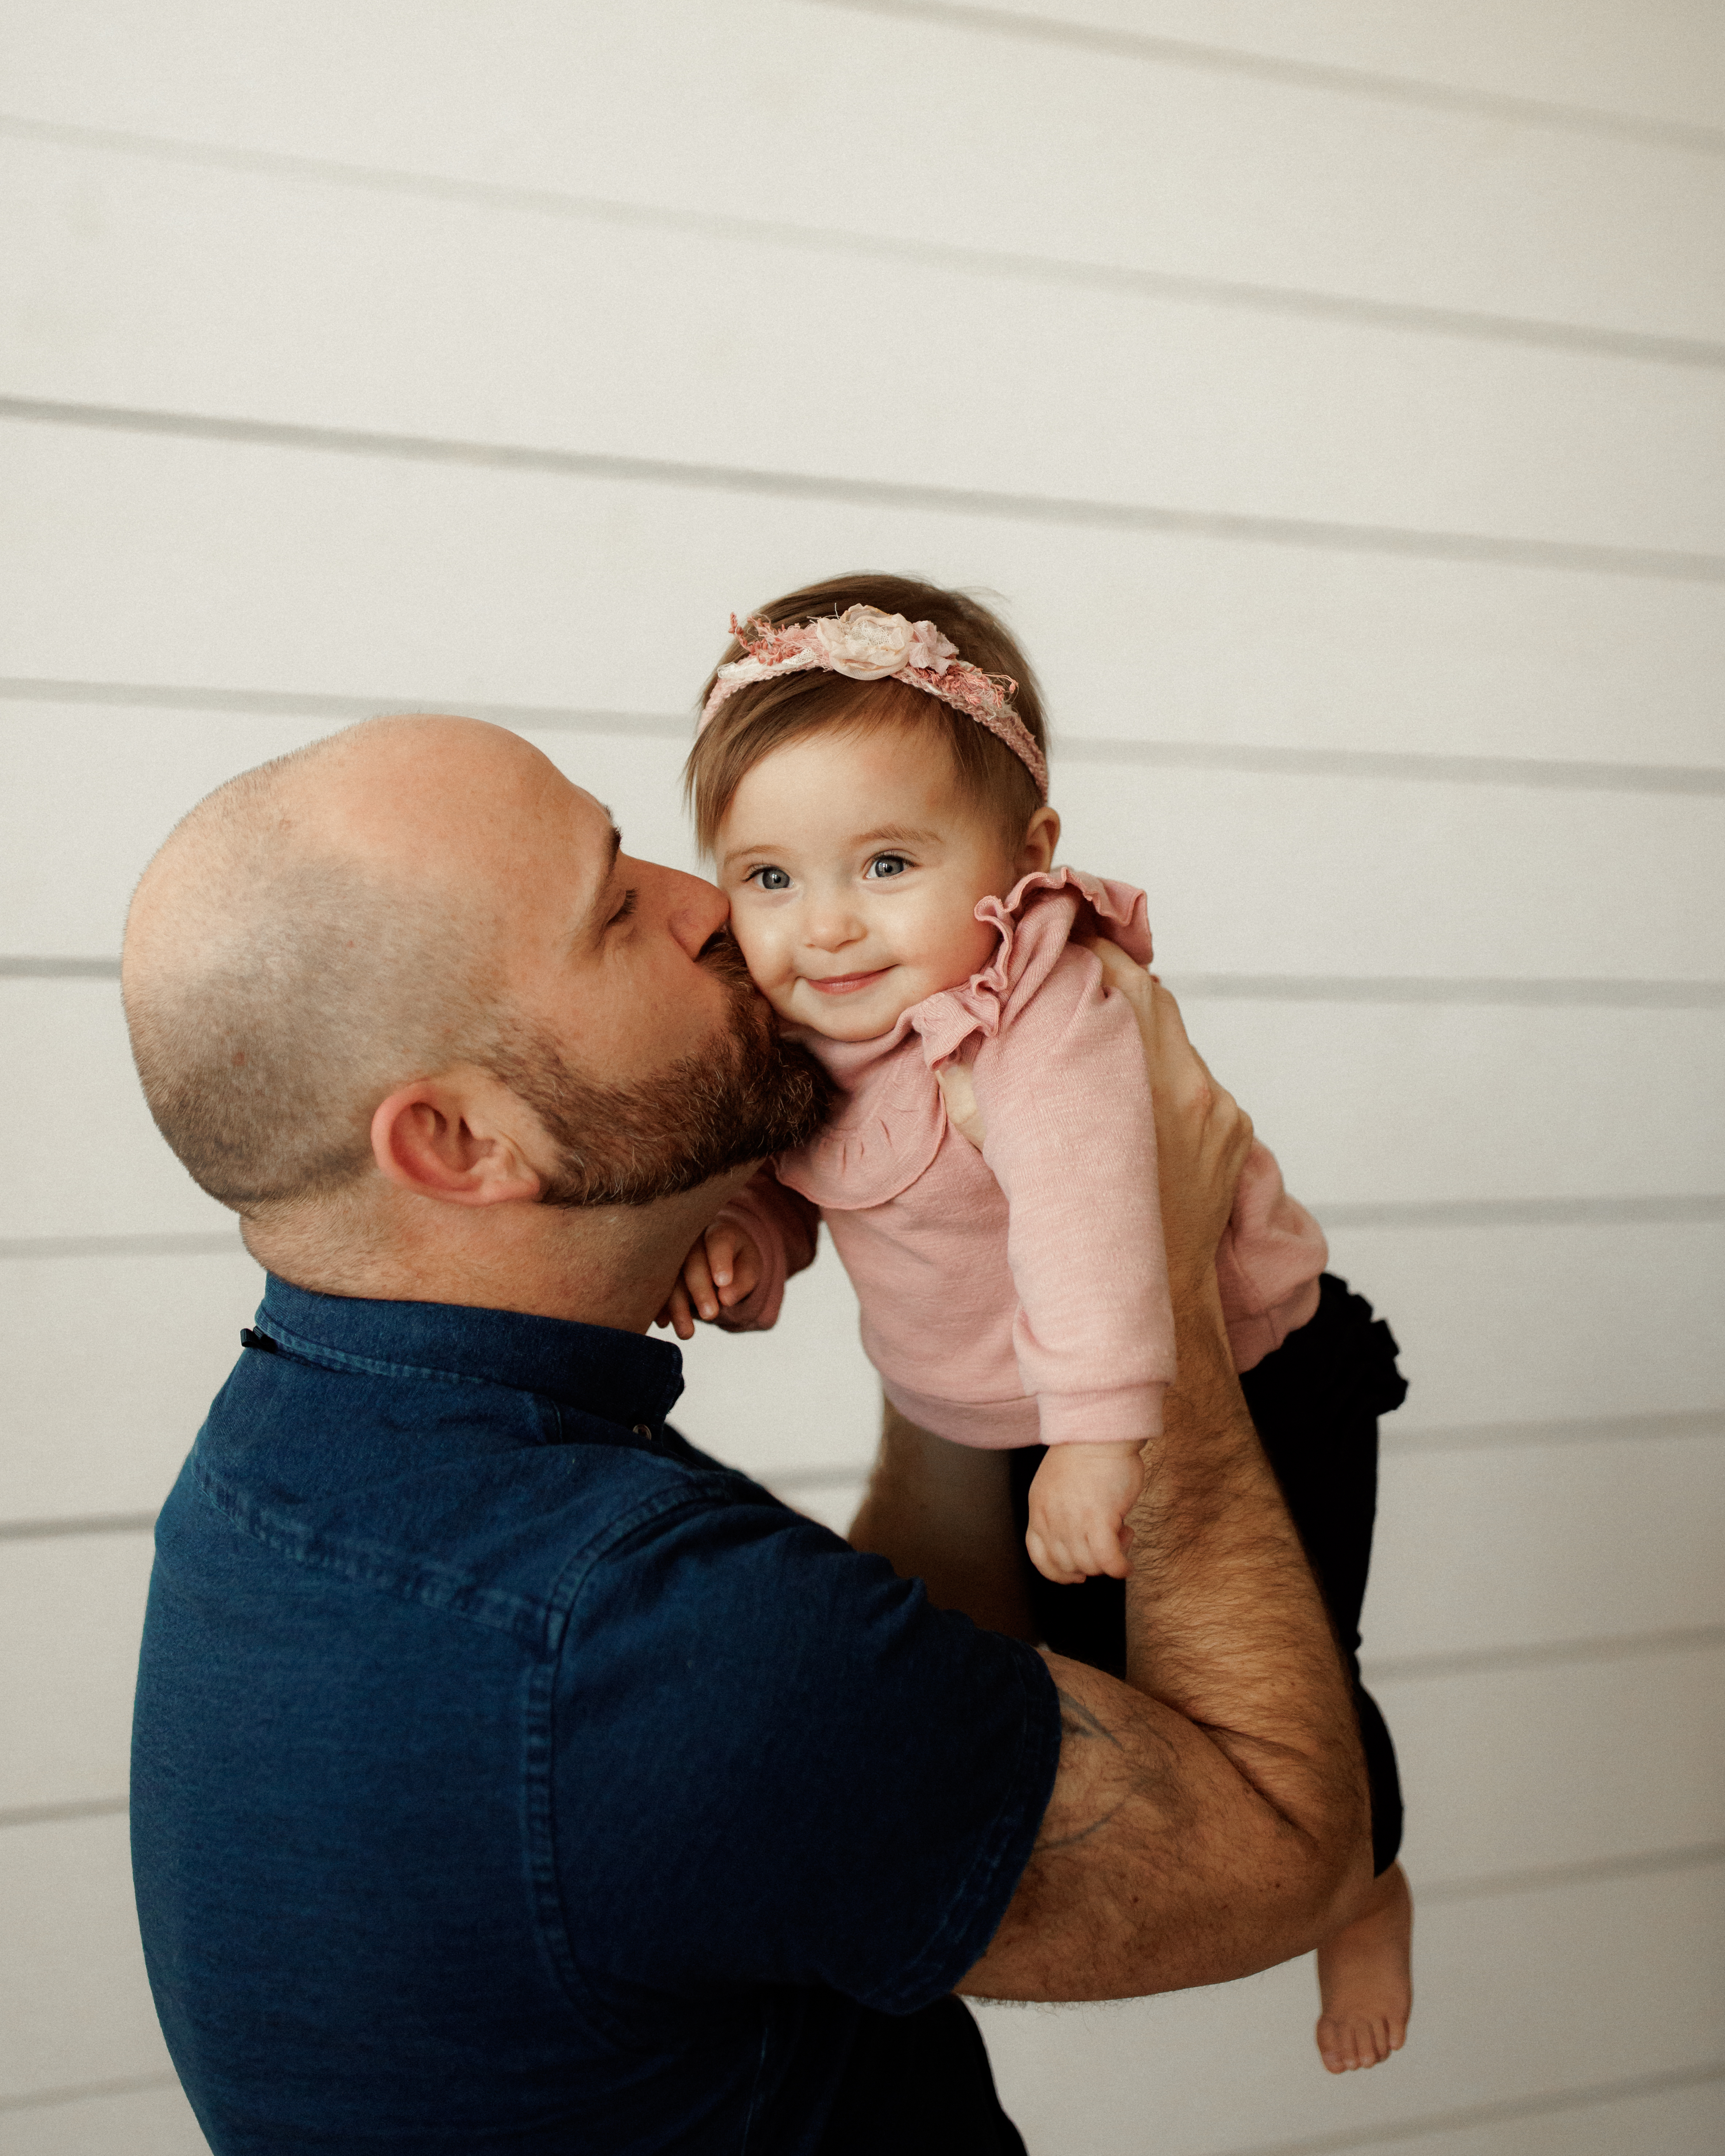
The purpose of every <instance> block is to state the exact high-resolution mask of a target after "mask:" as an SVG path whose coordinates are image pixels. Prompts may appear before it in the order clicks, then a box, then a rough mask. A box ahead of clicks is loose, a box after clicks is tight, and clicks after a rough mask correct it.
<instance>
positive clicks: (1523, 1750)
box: [1368, 1522, 1725, 1887]
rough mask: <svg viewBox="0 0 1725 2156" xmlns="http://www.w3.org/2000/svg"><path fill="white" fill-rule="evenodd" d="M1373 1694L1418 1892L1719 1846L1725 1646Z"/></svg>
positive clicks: (1439, 1680)
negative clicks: (1403, 1806) (1397, 1781)
mask: <svg viewBox="0 0 1725 2156" xmlns="http://www.w3.org/2000/svg"><path fill="white" fill-rule="evenodd" d="M1530 1538H1531V1539H1534V1540H1537V1539H1538V1524H1537V1522H1536V1523H1535V1524H1534V1526H1533V1528H1532V1536H1531V1537H1530ZM1385 1563H1389V1564H1390V1565H1392V1566H1393V1565H1394V1552H1393V1551H1391V1550H1386V1556H1385ZM1370 1644H1371V1640H1370V1635H1369V1634H1368V1645H1370ZM1373 1693H1374V1696H1375V1697H1376V1699H1377V1701H1378V1705H1379V1706H1380V1707H1382V1708H1383V1710H1384V1717H1385V1719H1386V1720H1387V1721H1388V1722H1389V1727H1390V1731H1391V1732H1392V1734H1393V1735H1394V1738H1395V1745H1396V1753H1397V1757H1398V1758H1399V1763H1400V1766H1401V1774H1402V1786H1403V1790H1404V1794H1405V1798H1406V1802H1407V1838H1406V1840H1405V1842H1404V1845H1403V1852H1402V1853H1403V1856H1404V1860H1405V1861H1406V1863H1407V1866H1408V1869H1409V1872H1410V1874H1411V1875H1412V1876H1413V1878H1414V1881H1415V1882H1416V1884H1417V1885H1418V1886H1422V1887H1423V1886H1430V1885H1432V1884H1434V1883H1435V1882H1437V1881H1462V1880H1477V1879H1486V1878H1490V1877H1494V1876H1502V1874H1503V1873H1505V1872H1517V1871H1538V1870H1541V1869H1543V1868H1544V1867H1545V1866H1560V1865H1565V1864H1594V1863H1599V1862H1600V1861H1606V1860H1609V1859H1613V1858H1619V1857H1626V1856H1627V1857H1632V1856H1643V1855H1645V1854H1647V1853H1649V1852H1651V1851H1659V1850H1678V1849H1695V1848H1699V1847H1702V1845H1707V1844H1711V1843H1718V1842H1725V1789H1722V1788H1721V1787H1720V1780H1719V1775H1718V1773H1717V1763H1718V1760H1719V1758H1720V1755H1721V1753H1722V1751H1725V1647H1719V1646H1713V1647H1710V1648H1689V1649H1686V1650H1676V1651H1670V1652H1666V1653H1661V1654H1651V1653H1650V1654H1640V1655H1632V1656H1626V1657H1625V1658H1624V1659H1622V1660H1620V1661H1592V1662H1568V1663H1563V1662H1548V1663H1544V1664H1542V1665H1540V1666H1537V1667H1534V1668H1527V1667H1518V1668H1512V1669H1500V1670H1469V1671H1464V1672H1461V1673H1458V1674H1456V1675H1454V1676H1428V1677H1420V1678H1405V1677H1404V1678H1398V1679H1391V1680H1389V1681H1387V1682H1382V1683H1379V1684H1378V1685H1376V1686H1373Z"/></svg>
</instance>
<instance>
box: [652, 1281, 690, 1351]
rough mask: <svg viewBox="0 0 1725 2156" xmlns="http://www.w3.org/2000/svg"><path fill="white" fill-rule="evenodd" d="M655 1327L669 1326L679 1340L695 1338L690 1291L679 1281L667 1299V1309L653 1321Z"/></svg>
mask: <svg viewBox="0 0 1725 2156" xmlns="http://www.w3.org/2000/svg"><path fill="white" fill-rule="evenodd" d="M653 1322H654V1323H655V1325H669V1326H670V1327H671V1329H672V1331H673V1332H675V1334H676V1336H677V1337H678V1339H679V1340H692V1339H693V1338H694V1337H695V1314H694V1312H692V1311H691V1308H690V1307H689V1291H688V1290H687V1289H686V1288H685V1286H683V1283H682V1282H681V1281H678V1282H677V1284H676V1286H675V1287H674V1288H673V1289H672V1290H671V1291H670V1294H669V1295H668V1296H666V1297H665V1308H664V1309H663V1310H661V1311H660V1313H659V1315H658V1317H655V1319H654V1321H653Z"/></svg>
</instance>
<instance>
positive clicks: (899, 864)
mask: <svg viewBox="0 0 1725 2156" xmlns="http://www.w3.org/2000/svg"><path fill="white" fill-rule="evenodd" d="M910 865H911V864H910V863H909V862H908V861H907V860H906V859H905V857H904V855H902V854H876V855H875V858H874V860H871V861H870V863H869V865H868V868H867V870H865V874H867V875H871V876H873V877H874V879H875V881H876V882H877V883H878V882H879V881H880V879H881V878H882V877H883V876H896V875H903V874H904V872H905V870H906V869H907V868H909V866H910Z"/></svg>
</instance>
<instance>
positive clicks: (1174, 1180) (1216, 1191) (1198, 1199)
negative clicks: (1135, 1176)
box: [1086, 937, 1252, 1296]
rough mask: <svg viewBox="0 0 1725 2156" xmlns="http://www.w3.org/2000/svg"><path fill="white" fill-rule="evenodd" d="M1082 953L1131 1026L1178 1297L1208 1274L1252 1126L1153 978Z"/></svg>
mask: <svg viewBox="0 0 1725 2156" xmlns="http://www.w3.org/2000/svg"><path fill="white" fill-rule="evenodd" d="M1086 947H1087V948H1088V949H1090V950H1091V951H1093V952H1095V953H1096V957H1097V958H1098V959H1099V960H1100V961H1101V968H1102V976H1103V978H1104V979H1105V980H1106V983H1107V984H1108V989H1109V992H1110V993H1111V994H1117V995H1122V996H1124V997H1125V998H1126V1000H1127V1003H1129V1004H1131V1005H1132V1015H1133V1016H1134V1017H1135V1018H1136V1019H1137V1021H1138V1032H1139V1034H1140V1036H1141V1037H1142V1040H1143V1043H1144V1067H1145V1069H1146V1070H1147V1072H1148V1074H1149V1078H1150V1089H1151V1092H1152V1095H1153V1097H1154V1100H1155V1103H1156V1152H1157V1161H1158V1178H1159V1180H1160V1183H1161V1186H1162V1233H1163V1242H1164V1243H1165V1244H1166V1245H1167V1246H1168V1279H1169V1283H1170V1285H1171V1286H1172V1287H1173V1291H1174V1292H1175V1294H1176V1295H1177V1296H1178V1294H1179V1293H1180V1292H1181V1291H1182V1290H1183V1289H1186V1290H1189V1289H1191V1288H1192V1287H1194V1286H1199V1285H1200V1284H1201V1283H1202V1282H1203V1281H1204V1280H1205V1279H1206V1278H1208V1279H1211V1280H1213V1279H1214V1274H1215V1265H1216V1246H1217V1245H1218V1244H1219V1242H1220V1241H1221V1240H1222V1230H1223V1229H1224V1228H1225V1227H1226V1226H1227V1225H1228V1216H1229V1214H1230V1212H1232V1210H1233V1209H1234V1187H1235V1183H1238V1182H1239V1180H1240V1169H1241V1168H1243V1167H1244V1166H1245V1157H1246V1155H1247V1154H1248V1153H1249V1152H1250V1151H1251V1149H1252V1119H1251V1117H1250V1116H1249V1115H1248V1114H1247V1113H1246V1111H1245V1109H1244V1108H1242V1107H1241V1106H1240V1103H1239V1101H1236V1100H1235V1097H1234V1096H1233V1095H1232V1094H1231V1093H1230V1092H1229V1091H1228V1090H1227V1088H1226V1087H1225V1086H1219V1085H1218V1083H1217V1082H1216V1081H1215V1080H1214V1078H1213V1077H1212V1076H1211V1075H1210V1073H1209V1067H1208V1065H1206V1064H1205V1062H1204V1058H1203V1057H1202V1056H1201V1055H1199V1052H1198V1050H1196V1049H1195V1048H1194V1046H1193V1045H1192V1043H1191V1042H1190V1040H1189V1039H1187V1037H1186V1026H1185V1021H1184V1020H1183V1019H1182V1018H1181V1016H1180V1006H1179V1005H1178V1004H1177V1003H1176V1002H1175V1001H1174V999H1173V996H1171V995H1170V994H1169V993H1168V990H1167V989H1166V988H1163V985H1162V983H1161V982H1160V981H1158V979H1157V978H1156V976H1155V974H1153V973H1146V972H1145V971H1144V968H1142V966H1141V965H1139V964H1138V962H1137V960H1136V959H1133V958H1129V957H1127V954H1126V953H1125V952H1124V951H1122V949H1121V947H1120V946H1119V945H1118V944H1117V943H1110V942H1106V940H1104V939H1103V938H1101V937H1096V938H1094V939H1089V940H1087V944H1086Z"/></svg>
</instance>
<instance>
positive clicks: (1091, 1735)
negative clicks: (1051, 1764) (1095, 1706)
mask: <svg viewBox="0 0 1725 2156" xmlns="http://www.w3.org/2000/svg"><path fill="white" fill-rule="evenodd" d="M1055 1697H1056V1698H1057V1699H1058V1700H1059V1701H1060V1746H1061V1749H1062V1750H1063V1751H1064V1750H1065V1747H1066V1746H1067V1745H1068V1744H1069V1743H1080V1744H1081V1743H1102V1744H1106V1745H1108V1746H1110V1747H1111V1748H1112V1749H1113V1750H1114V1751H1116V1752H1120V1751H1122V1750H1123V1749H1124V1747H1123V1746H1122V1743H1121V1742H1120V1739H1119V1738H1117V1736H1116V1735H1115V1734H1114V1732H1113V1731H1112V1730H1111V1729H1110V1728H1109V1727H1107V1726H1106V1723H1104V1722H1099V1721H1098V1720H1097V1719H1096V1716H1095V1715H1094V1714H1092V1713H1091V1711H1090V1709H1089V1708H1088V1707H1086V1705H1085V1703H1084V1702H1083V1701H1082V1700H1081V1699H1075V1698H1074V1697H1073V1696H1072V1694H1071V1693H1070V1692H1069V1691H1066V1690H1065V1688H1064V1687H1063V1686H1058V1685H1057V1686H1055ZM1127 1794H1130V1791H1129V1790H1128V1791H1127V1792H1126V1793H1124V1794H1122V1796H1121V1797H1120V1798H1119V1799H1118V1800H1117V1802H1116V1803H1114V1804H1111V1805H1110V1806H1109V1808H1108V1809H1107V1810H1106V1812H1103V1813H1102V1814H1101V1815H1100V1816H1099V1817H1097V1818H1096V1819H1093V1820H1091V1821H1090V1823H1089V1825H1086V1826H1081V1827H1079V1828H1077V1829H1076V1830H1075V1831H1074V1832H1073V1833H1070V1834H1056V1835H1047V1834H1045V1835H1042V1836H1041V1837H1040V1839H1039V1840H1038V1841H1037V1845H1036V1846H1037V1848H1038V1850H1039V1851H1048V1850H1053V1849H1071V1848H1073V1847H1074V1846H1076V1844H1077V1843H1079V1842H1081V1841H1087V1840H1089V1839H1090V1837H1091V1835H1093V1834H1096V1833H1098V1832H1099V1831H1100V1830H1101V1829H1102V1828H1103V1827H1105V1826H1106V1825H1107V1824H1108V1822H1109V1820H1111V1819H1112V1818H1113V1817H1114V1815H1115V1814H1116V1813H1117V1811H1118V1810H1119V1809H1120V1808H1121V1805H1122V1804H1124V1803H1125V1802H1126V1798H1127Z"/></svg>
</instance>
